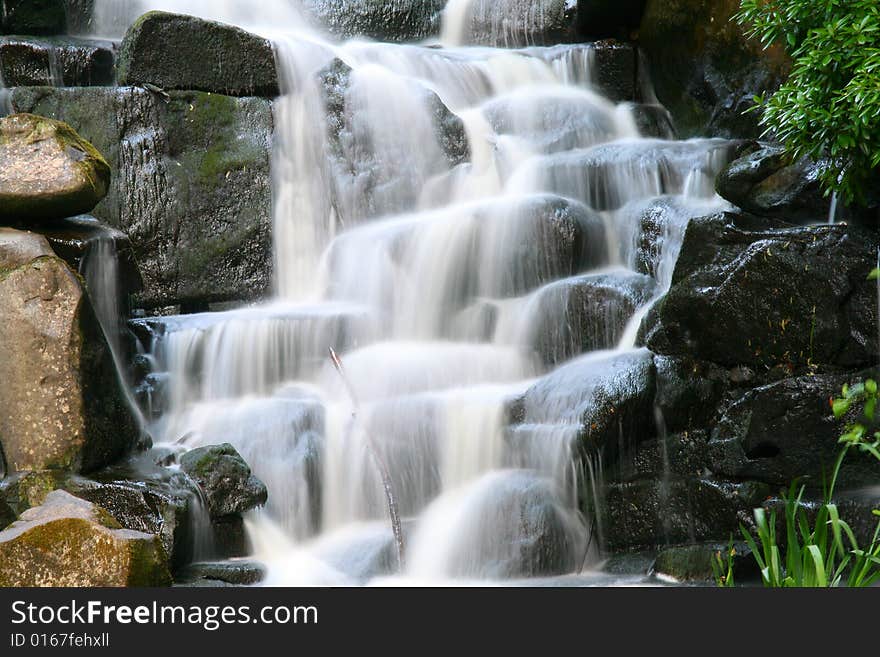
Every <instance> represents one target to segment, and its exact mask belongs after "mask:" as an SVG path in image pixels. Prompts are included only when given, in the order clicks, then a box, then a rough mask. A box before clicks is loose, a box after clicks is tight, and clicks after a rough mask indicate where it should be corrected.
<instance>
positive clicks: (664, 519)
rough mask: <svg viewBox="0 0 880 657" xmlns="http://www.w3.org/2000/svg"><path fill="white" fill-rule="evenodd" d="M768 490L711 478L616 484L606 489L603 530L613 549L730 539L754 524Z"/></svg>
mask: <svg viewBox="0 0 880 657" xmlns="http://www.w3.org/2000/svg"><path fill="white" fill-rule="evenodd" d="M769 492H770V491H769V488H768V487H766V486H761V485H759V484H754V483H749V482H744V483H731V482H724V481H715V480H712V479H708V478H707V479H684V480H681V479H672V480H663V479H658V480H652V479H647V480H642V481H634V482H628V483H614V484H611V485H609V486H608V487H607V489H606V492H605V500H604V501H605V514H604V518H603V529H604V538H605V546H606V549H607V550H609V551H612V552H614V551H622V550H632V549H645V548H651V547H655V546H660V545H669V544H670V543H692V542H696V541H719V542H724V541H727V540H728V539H729V538H730V536H732V535H733V536H736V535H738V534H739V527H740V524H742V523H745V524H746V525H748V524H749V523H750V522H751V517H752V509H753V508H755V507H757V506H760V505H761V503H762V502H763V501H764V499H765V498H766V496H767V494H768V493H769Z"/></svg>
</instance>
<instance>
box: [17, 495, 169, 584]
mask: <svg viewBox="0 0 880 657" xmlns="http://www.w3.org/2000/svg"><path fill="white" fill-rule="evenodd" d="M170 584H171V575H170V574H169V571H168V560H167V557H166V555H165V551H164V549H163V548H162V544H161V542H160V541H159V539H158V537H156V536H153V535H151V534H145V533H143V532H137V531H132V530H130V529H121V528H120V526H119V524H118V523H117V522H116V521H115V520H113V517H112V516H111V515H110V514H109V513H107V512H106V511H104V510H103V509H102V508H100V507H98V506H96V505H94V504H92V503H90V502H87V501H85V500H81V499H79V498H76V497H73V496H72V495H70V494H68V493H65V492H64V491H54V492H52V493H50V494H49V495H48V496H47V497H46V500H45V501H44V502H43V504H42V505H40V506H38V507H34V508H32V509H29V510H28V511H25V512H24V513H23V514H22V515H21V518H20V519H19V520H18V521H16V522H14V523H13V524H12V525H10V526H9V527H8V528H7V529H5V530H4V531H2V532H0V586H80V587H84V586H167V585H170Z"/></svg>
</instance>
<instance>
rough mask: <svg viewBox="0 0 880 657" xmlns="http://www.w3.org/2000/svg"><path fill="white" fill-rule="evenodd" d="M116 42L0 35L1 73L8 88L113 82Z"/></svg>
mask: <svg viewBox="0 0 880 657" xmlns="http://www.w3.org/2000/svg"><path fill="white" fill-rule="evenodd" d="M115 50H116V45H115V44H114V43H112V42H109V41H97V40H92V39H78V38H74V37H51V38H44V39H37V38H34V37H23V36H7V37H0V76H2V79H3V82H4V83H5V85H6V86H7V87H38V86H54V87H91V86H107V85H112V84H114V82H115V78H116V63H115Z"/></svg>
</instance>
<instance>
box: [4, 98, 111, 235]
mask: <svg viewBox="0 0 880 657" xmlns="http://www.w3.org/2000/svg"><path fill="white" fill-rule="evenodd" d="M0 161H3V163H4V166H3V168H2V169H0V222H2V223H8V222H10V221H33V222H41V221H45V220H47V219H59V218H62V217H69V216H72V215H76V214H83V213H85V212H89V211H90V210H91V209H92V208H94V207H95V205H96V204H97V203H98V202H99V201H100V200H101V199H102V198H104V196H105V195H106V194H107V189H108V187H109V185H110V166H109V165H108V164H107V161H106V160H105V159H104V158H103V157H102V156H101V154H100V153H99V152H98V151H97V150H96V149H95V148H94V146H92V145H91V144H90V143H88V142H87V141H86V140H85V139H83V138H82V137H80V136H79V135H78V134H77V133H76V132H75V131H74V130H73V129H72V128H71V127H70V126H69V125H67V124H65V123H61V122H60V121H53V120H52V119H47V118H44V117H40V116H34V115H32V114H16V115H13V116H8V117H6V118H5V119H0Z"/></svg>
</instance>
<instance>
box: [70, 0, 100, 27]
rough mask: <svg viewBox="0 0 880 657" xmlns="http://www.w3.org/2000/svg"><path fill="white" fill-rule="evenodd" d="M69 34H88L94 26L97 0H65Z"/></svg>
mask: <svg viewBox="0 0 880 657" xmlns="http://www.w3.org/2000/svg"><path fill="white" fill-rule="evenodd" d="M65 3H66V4H67V32H68V34H88V33H89V31H90V28H91V27H92V18H93V14H94V11H95V0H65Z"/></svg>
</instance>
